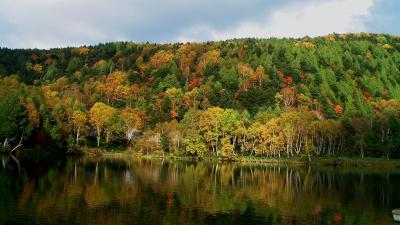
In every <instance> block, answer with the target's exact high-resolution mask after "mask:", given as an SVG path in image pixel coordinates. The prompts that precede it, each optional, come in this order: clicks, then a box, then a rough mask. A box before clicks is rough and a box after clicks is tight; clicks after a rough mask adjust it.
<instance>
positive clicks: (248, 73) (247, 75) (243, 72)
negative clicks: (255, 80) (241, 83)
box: [237, 62, 254, 80]
mask: <svg viewBox="0 0 400 225" xmlns="http://www.w3.org/2000/svg"><path fill="white" fill-rule="evenodd" d="M237 71H238V74H239V75H240V76H241V77H242V79H245V80H248V79H251V78H252V77H254V70H253V68H251V66H250V65H249V64H248V63H245V62H239V63H238V65H237Z"/></svg>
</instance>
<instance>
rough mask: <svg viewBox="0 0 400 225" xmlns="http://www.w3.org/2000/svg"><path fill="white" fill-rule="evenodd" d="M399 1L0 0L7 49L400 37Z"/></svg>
mask: <svg viewBox="0 0 400 225" xmlns="http://www.w3.org/2000/svg"><path fill="white" fill-rule="evenodd" d="M398 12H400V0H0V46H1V47H8V48H55V47H66V46H82V45H94V44H98V43H104V42H111V41H134V42H147V41H148V42H157V43H175V42H188V41H214V40H225V39H231V38H243V37H256V38H268V37H303V36H306V35H308V36H312V37H313V36H320V35H327V34H330V33H334V32H335V33H346V32H372V33H389V34H395V35H397V34H400V26H398V24H399V22H400V13H398Z"/></svg>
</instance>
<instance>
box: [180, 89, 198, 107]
mask: <svg viewBox="0 0 400 225" xmlns="http://www.w3.org/2000/svg"><path fill="white" fill-rule="evenodd" d="M183 104H184V105H185V108H186V109H188V110H189V109H197V108H198V107H199V105H200V91H199V88H198V87H195V88H193V90H191V91H188V92H186V93H185V95H184V96H183Z"/></svg>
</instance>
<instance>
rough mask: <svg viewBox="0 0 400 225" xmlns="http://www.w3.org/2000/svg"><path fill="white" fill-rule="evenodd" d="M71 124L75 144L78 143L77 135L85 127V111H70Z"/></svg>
mask: <svg viewBox="0 0 400 225" xmlns="http://www.w3.org/2000/svg"><path fill="white" fill-rule="evenodd" d="M71 123H72V126H73V128H74V132H75V142H76V143H75V144H77V145H78V144H79V136H80V135H81V133H82V131H84V130H86V129H87V126H86V123H87V116H86V113H84V112H82V111H80V110H74V111H73V112H72V119H71Z"/></svg>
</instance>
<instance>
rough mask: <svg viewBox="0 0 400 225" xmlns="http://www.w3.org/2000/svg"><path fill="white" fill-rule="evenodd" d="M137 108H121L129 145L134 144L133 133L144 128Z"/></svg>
mask: <svg viewBox="0 0 400 225" xmlns="http://www.w3.org/2000/svg"><path fill="white" fill-rule="evenodd" d="M138 114H139V112H138V111H137V110H136V109H132V108H124V109H122V110H121V118H122V120H123V122H124V130H125V137H126V140H127V141H128V144H129V147H131V146H132V139H133V135H134V133H135V132H136V131H137V130H140V129H142V128H143V121H142V119H141V118H140V116H139V115H138Z"/></svg>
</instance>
